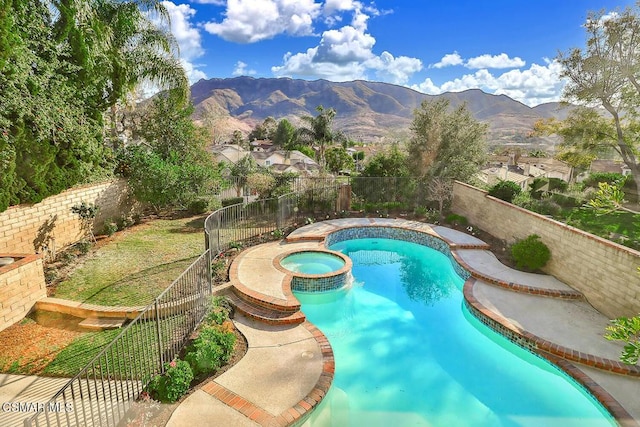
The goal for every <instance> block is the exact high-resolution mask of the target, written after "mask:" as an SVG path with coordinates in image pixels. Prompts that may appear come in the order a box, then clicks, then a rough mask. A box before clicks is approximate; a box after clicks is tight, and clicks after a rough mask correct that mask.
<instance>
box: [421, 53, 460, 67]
mask: <svg viewBox="0 0 640 427" xmlns="http://www.w3.org/2000/svg"><path fill="white" fill-rule="evenodd" d="M463 62H464V61H463V60H462V57H461V56H460V55H459V54H458V52H453V53H448V54H446V55H445V56H443V57H442V59H441V60H440V61H439V62H436V63H435V64H432V65H429V68H444V67H451V66H455V65H461V64H462V63H463Z"/></svg>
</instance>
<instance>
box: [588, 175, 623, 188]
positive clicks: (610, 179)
mask: <svg viewBox="0 0 640 427" xmlns="http://www.w3.org/2000/svg"><path fill="white" fill-rule="evenodd" d="M626 180H627V177H626V176H624V175H622V174H621V173H616V172H593V173H591V175H589V177H588V178H587V179H585V180H584V183H585V184H586V185H587V186H589V187H593V188H598V184H599V183H601V182H606V183H607V184H615V183H622V184H623V185H624V182H625V181H626Z"/></svg>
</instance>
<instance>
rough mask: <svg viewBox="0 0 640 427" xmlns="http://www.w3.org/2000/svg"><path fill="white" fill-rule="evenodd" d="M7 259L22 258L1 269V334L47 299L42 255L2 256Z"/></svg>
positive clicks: (1, 255) (1, 254)
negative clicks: (35, 305) (40, 300)
mask: <svg viewBox="0 0 640 427" xmlns="http://www.w3.org/2000/svg"><path fill="white" fill-rule="evenodd" d="M5 256H11V257H16V259H17V257H20V258H19V259H17V260H16V262H14V263H13V264H9V265H7V266H4V267H2V268H0V331H2V330H3V329H6V328H8V327H9V326H11V325H13V324H14V323H15V322H17V321H19V320H21V319H22V318H23V317H24V316H26V315H27V314H28V313H29V311H31V308H33V305H34V304H35V302H36V301H37V300H39V299H40V298H44V297H46V296H47V289H46V285H45V281H44V273H43V269H42V257H41V255H35V254H6V253H0V257H5ZM27 339H28V338H27Z"/></svg>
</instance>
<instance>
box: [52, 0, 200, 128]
mask: <svg viewBox="0 0 640 427" xmlns="http://www.w3.org/2000/svg"><path fill="white" fill-rule="evenodd" d="M52 6H53V7H54V8H55V9H56V10H57V19H56V20H55V22H54V23H53V30H54V36H55V39H56V41H57V42H58V43H61V44H62V45H63V46H66V52H67V54H66V58H65V59H66V60H68V61H69V62H70V63H72V64H74V65H76V66H77V71H76V72H75V73H74V76H73V78H74V81H75V82H76V86H77V88H78V90H79V93H82V94H85V98H86V100H85V102H86V103H87V104H88V105H90V106H91V108H92V109H93V111H94V114H95V118H96V119H98V118H100V117H101V115H102V114H103V113H104V112H105V111H106V110H109V111H110V115H109V119H110V136H111V137H112V138H115V137H116V133H117V129H116V122H117V111H118V109H117V105H118V103H119V102H121V101H125V99H126V96H127V95H128V94H130V93H131V92H132V91H133V90H134V89H135V88H136V87H137V86H139V85H140V84H142V83H145V82H148V83H150V84H155V85H158V86H159V87H160V88H161V89H173V90H175V91H177V92H178V93H179V94H180V96H181V98H182V101H183V102H186V101H187V99H188V93H189V83H188V80H187V77H186V74H185V72H184V69H183V68H182V66H181V65H180V63H179V61H178V59H177V58H176V56H175V53H176V52H177V43H176V41H175V39H174V38H173V36H172V34H171V33H170V31H169V27H168V24H169V14H168V11H167V9H166V7H165V6H164V4H163V3H162V2H161V1H158V0H131V1H118V0H89V1H87V0H54V1H52Z"/></svg>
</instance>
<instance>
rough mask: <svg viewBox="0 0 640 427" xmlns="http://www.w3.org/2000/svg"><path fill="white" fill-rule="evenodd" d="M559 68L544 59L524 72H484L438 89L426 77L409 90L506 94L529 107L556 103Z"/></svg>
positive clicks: (467, 75) (560, 92) (558, 87)
mask: <svg viewBox="0 0 640 427" xmlns="http://www.w3.org/2000/svg"><path fill="white" fill-rule="evenodd" d="M561 70H562V66H561V65H560V64H559V63H558V62H557V61H550V60H548V59H545V65H539V64H532V65H531V66H530V67H529V68H528V69H526V70H510V71H507V72H505V73H503V74H500V75H493V74H491V73H490V72H489V71H488V70H486V69H482V70H478V71H476V72H475V73H473V74H466V75H464V76H462V77H459V78H456V79H453V80H450V81H447V82H445V83H443V84H442V85H440V86H438V85H436V84H434V83H433V81H432V80H431V79H430V78H427V79H425V80H424V81H423V82H422V83H420V84H418V85H412V86H411V88H412V89H415V90H417V91H420V92H423V93H428V94H431V95H436V94H440V93H443V92H461V91H464V90H467V89H482V90H483V91H485V92H488V93H492V94H496V95H502V94H504V95H507V96H509V97H511V98H513V99H515V100H517V101H520V102H522V103H523V104H526V105H529V106H535V105H539V104H542V103H545V102H554V101H559V100H560V98H561V95H562V89H563V87H564V85H565V82H564V81H563V80H561V79H560V71H561Z"/></svg>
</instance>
